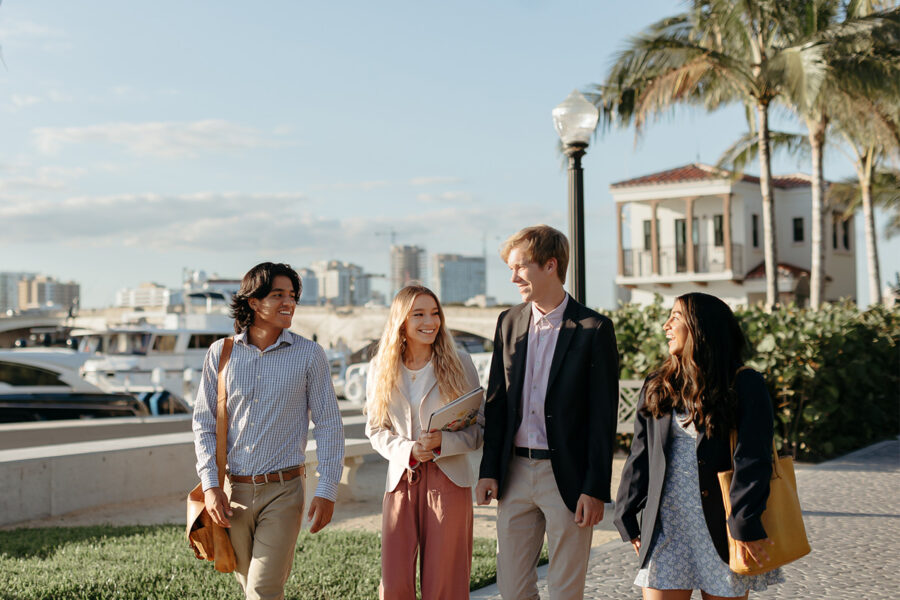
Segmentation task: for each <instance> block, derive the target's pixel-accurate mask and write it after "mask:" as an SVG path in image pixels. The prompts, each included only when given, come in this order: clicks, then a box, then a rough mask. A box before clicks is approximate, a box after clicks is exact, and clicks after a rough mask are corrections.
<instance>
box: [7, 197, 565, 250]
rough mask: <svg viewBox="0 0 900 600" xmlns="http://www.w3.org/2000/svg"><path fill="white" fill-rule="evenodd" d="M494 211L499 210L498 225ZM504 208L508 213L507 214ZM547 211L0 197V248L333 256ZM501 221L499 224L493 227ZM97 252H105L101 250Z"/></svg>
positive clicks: (505, 231) (450, 236)
mask: <svg viewBox="0 0 900 600" xmlns="http://www.w3.org/2000/svg"><path fill="white" fill-rule="evenodd" d="M499 214H503V215H508V216H509V218H508V219H507V220H505V221H504V222H503V223H502V225H501V224H500V223H498V221H497V216H498V215H499ZM512 215H514V218H513V216H512ZM555 217H556V215H553V214H551V213H549V212H548V211H547V210H546V208H545V207H543V206H539V205H534V206H529V205H521V204H516V205H514V206H513V205H508V206H485V205H483V204H470V205H466V206H458V205H453V206H439V207H435V209H434V210H425V211H415V212H413V213H407V214H406V215H405V216H399V217H398V215H396V214H393V215H391V216H383V217H377V218H365V217H358V216H352V215H350V214H348V215H344V216H340V217H330V216H324V215H323V214H321V213H318V212H315V211H313V210H312V203H310V202H309V201H308V199H307V197H306V196H305V195H304V194H301V193H296V192H285V193H243V192H198V193H193V194H173V195H165V194H153V193H145V194H119V195H108V196H76V197H70V198H67V199H65V200H62V201H50V200H42V201H39V200H33V199H28V200H24V199H15V198H10V197H8V196H7V197H3V196H0V222H2V223H3V224H4V235H3V236H2V238H0V247H2V246H6V245H15V244H19V243H42V244H48V245H56V246H59V247H94V248H100V249H109V250H108V251H110V252H115V248H117V247H122V246H127V247H136V248H141V249H146V250H147V251H148V252H173V251H174V252H185V253H188V254H189V253H191V252H197V251H203V252H209V251H213V252H221V253H254V252H268V253H271V254H287V253H294V254H298V253H299V254H303V255H307V256H317V257H323V258H340V257H342V256H347V255H349V254H354V253H363V254H365V255H370V254H371V253H373V252H378V251H380V250H382V249H383V248H384V247H385V240H384V239H383V238H381V237H378V236H377V235H376V233H377V232H383V231H385V230H387V229H389V228H393V229H396V230H397V232H398V233H399V234H400V235H401V236H402V237H403V240H402V241H403V243H416V244H420V245H425V246H426V247H427V248H428V250H429V252H438V251H453V250H458V249H461V248H472V247H480V245H481V240H482V236H483V235H487V236H488V238H489V239H493V238H494V237H500V236H503V237H505V236H507V235H509V233H511V232H512V231H515V230H516V229H518V228H521V227H524V226H526V225H532V224H534V223H539V222H548V221H549V222H553V220H554V218H555ZM497 227H502V231H500V230H497V231H494V229H495V228H497ZM103 251H107V250H103Z"/></svg>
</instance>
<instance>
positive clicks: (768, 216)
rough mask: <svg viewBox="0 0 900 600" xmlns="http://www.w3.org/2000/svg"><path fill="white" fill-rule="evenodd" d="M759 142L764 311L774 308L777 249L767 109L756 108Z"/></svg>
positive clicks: (760, 105) (764, 105) (759, 105)
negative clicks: (764, 276) (764, 290)
mask: <svg viewBox="0 0 900 600" xmlns="http://www.w3.org/2000/svg"><path fill="white" fill-rule="evenodd" d="M756 116H757V119H758V121H759V122H758V127H757V129H756V131H757V137H758V140H759V188H760V191H761V192H762V214H763V255H764V257H765V265H766V310H768V311H770V312H771V311H772V310H773V309H774V308H775V306H776V305H777V304H778V248H777V244H776V242H775V198H774V196H773V195H772V165H771V163H770V160H769V105H768V103H767V102H762V101H759V102H757V104H756Z"/></svg>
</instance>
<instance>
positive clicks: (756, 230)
mask: <svg viewBox="0 0 900 600" xmlns="http://www.w3.org/2000/svg"><path fill="white" fill-rule="evenodd" d="M752 233H753V247H754V248H759V215H753V232H752Z"/></svg>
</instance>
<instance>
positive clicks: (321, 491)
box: [316, 477, 338, 502]
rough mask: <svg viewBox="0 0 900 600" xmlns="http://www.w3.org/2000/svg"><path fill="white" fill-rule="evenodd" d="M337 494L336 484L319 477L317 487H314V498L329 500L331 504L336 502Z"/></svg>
mask: <svg viewBox="0 0 900 600" xmlns="http://www.w3.org/2000/svg"><path fill="white" fill-rule="evenodd" d="M337 492H338V484H337V482H331V481H325V480H324V479H322V478H321V477H319V485H318V486H316V496H318V497H319V498H325V499H326V500H331V501H332V502H337Z"/></svg>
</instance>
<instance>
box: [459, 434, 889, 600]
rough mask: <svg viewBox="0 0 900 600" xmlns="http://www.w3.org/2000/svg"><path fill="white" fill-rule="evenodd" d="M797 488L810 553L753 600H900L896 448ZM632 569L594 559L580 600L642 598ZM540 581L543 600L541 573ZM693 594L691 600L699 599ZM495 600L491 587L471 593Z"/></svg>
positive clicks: (607, 549)
mask: <svg viewBox="0 0 900 600" xmlns="http://www.w3.org/2000/svg"><path fill="white" fill-rule="evenodd" d="M797 486H798V488H799V492H800V501H801V504H802V506H803V508H804V511H803V514H804V517H803V520H804V523H805V524H806V532H807V535H808V536H809V540H810V544H811V545H812V552H811V553H810V554H808V555H807V556H806V557H804V558H802V559H801V560H799V561H798V562H796V563H793V564H791V565H788V566H786V567H784V574H785V579H786V581H785V583H782V584H779V585H775V586H772V587H770V588H769V589H768V590H767V591H765V592H761V593H758V594H755V593H753V592H751V593H750V597H751V598H760V599H765V600H770V599H779V600H788V599H790V600H796V599H799V598H804V599H805V598H810V599H813V598H814V599H816V600H819V599H833V600H849V599H852V600H879V599H882V598H883V599H891V598H897V597H898V596H900V592H898V587H900V551H898V549H897V545H898V540H900V440H889V441H886V442H880V443H877V444H874V445H872V446H869V447H868V448H863V449H862V450H858V451H856V452H853V453H852V454H848V455H846V456H844V457H842V458H839V459H836V460H833V461H830V462H827V463H822V464H820V465H816V466H812V467H798V469H797ZM636 571H637V564H636V560H635V556H634V552H633V551H632V550H631V547H630V546H629V545H628V544H625V543H622V542H617V541H615V542H610V543H608V544H604V545H602V546H600V547H597V548H595V549H594V550H593V551H592V552H591V561H590V566H589V570H588V580H587V586H586V591H585V598H591V599H595V598H596V599H599V598H613V599H620V598H640V597H641V592H640V588H638V587H635V586H633V585H632V581H633V580H634V576H635V573H636ZM539 573H540V574H541V580H540V582H539V589H540V593H541V597H542V598H547V597H549V596H548V595H547V582H546V579H545V575H546V567H544V568H542V569H541V570H540V571H539ZM699 597H700V594H699V592H695V593H694V595H693V598H699ZM472 598H473V599H479V600H488V599H490V600H495V599H499V598H500V595H499V593H498V592H497V588H496V586H489V587H487V588H483V589H481V590H478V591H477V592H473V594H472Z"/></svg>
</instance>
